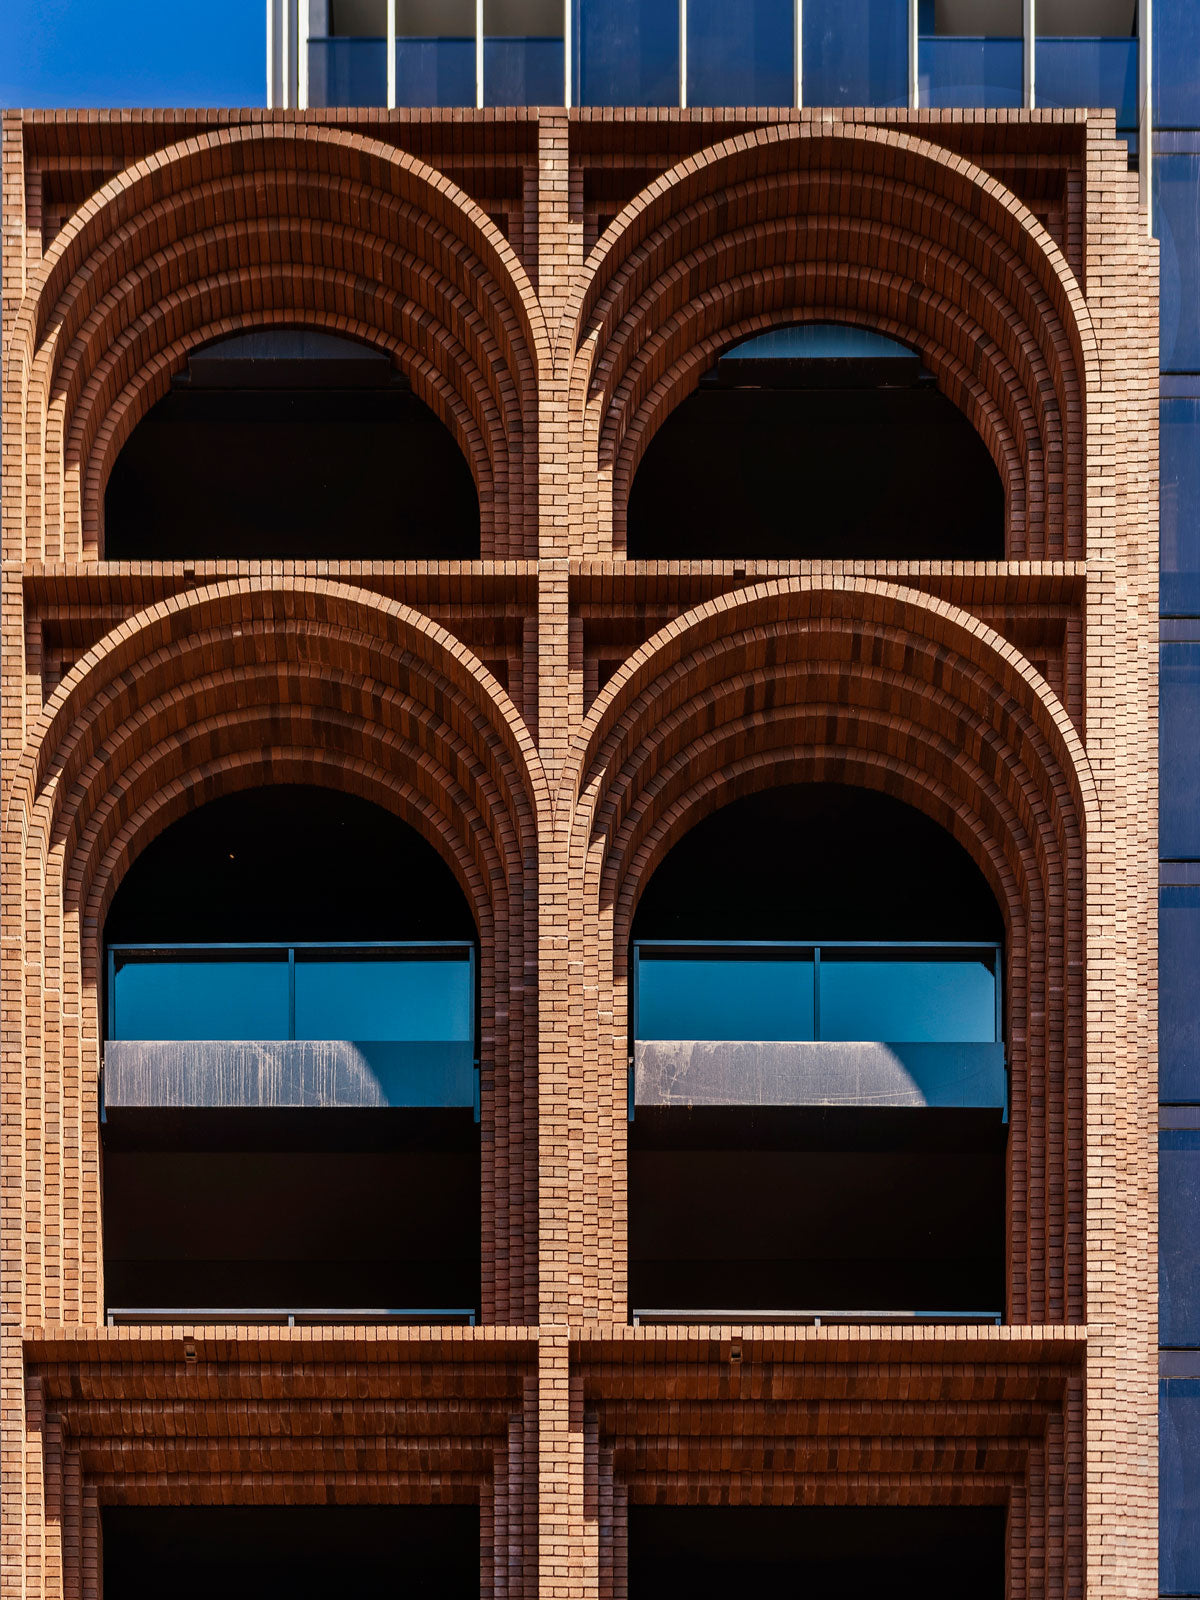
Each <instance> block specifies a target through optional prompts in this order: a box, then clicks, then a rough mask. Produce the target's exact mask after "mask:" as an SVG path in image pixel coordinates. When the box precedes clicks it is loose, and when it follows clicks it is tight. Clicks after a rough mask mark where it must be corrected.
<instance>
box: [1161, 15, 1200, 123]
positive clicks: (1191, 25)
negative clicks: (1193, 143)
mask: <svg viewBox="0 0 1200 1600" xmlns="http://www.w3.org/2000/svg"><path fill="white" fill-rule="evenodd" d="M1151 59H1152V62H1153V71H1154V125H1155V127H1156V128H1197V127H1200V6H1198V5H1197V4H1196V0H1154V50H1153V52H1152V57H1151Z"/></svg>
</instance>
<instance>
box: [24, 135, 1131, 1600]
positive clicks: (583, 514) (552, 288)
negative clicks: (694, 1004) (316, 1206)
mask: <svg viewBox="0 0 1200 1600" xmlns="http://www.w3.org/2000/svg"><path fill="white" fill-rule="evenodd" d="M2 150H3V161H4V191H3V201H4V210H3V228H4V235H3V248H4V253H3V296H4V303H3V310H4V323H3V329H4V347H3V353H4V371H3V468H4V482H3V555H4V566H3V583H4V589H3V643H4V661H3V672H4V676H3V760H4V833H3V896H4V900H3V940H4V945H3V952H4V969H3V1028H4V1035H3V1050H4V1057H3V1148H2V1156H3V1163H4V1166H3V1173H4V1176H3V1201H4V1211H3V1252H4V1253H3V1270H4V1284H5V1295H4V1312H3V1315H4V1323H3V1374H2V1375H3V1384H4V1410H3V1468H4V1529H3V1538H4V1545H3V1563H2V1566H3V1576H2V1579H0V1583H2V1593H3V1594H4V1596H5V1597H11V1600H17V1597H18V1596H19V1597H21V1600H35V1597H37V1600H41V1597H47V1600H48V1597H53V1596H77V1597H86V1596H95V1595H97V1594H98V1592H99V1583H100V1549H99V1520H98V1507H99V1506H100V1505H102V1504H105V1503H128V1504H137V1505H153V1504H211V1503H226V1504H237V1503H255V1504H268V1503H305V1504H319V1503H322V1502H325V1501H333V1500H337V1501H338V1502H340V1503H355V1502H358V1503H366V1502H381V1501H382V1502H390V1501H402V1502H410V1501H411V1502H445V1501H451V1502H453V1501H464V1500H465V1501H474V1500H478V1502H479V1504H480V1507H481V1526H482V1529H483V1550H482V1584H483V1591H484V1592H485V1593H487V1594H494V1595H529V1596H532V1595H534V1594H540V1595H543V1596H547V1597H550V1596H555V1595H563V1596H567V1595H571V1596H576V1595H579V1596H582V1595H601V1594H603V1595H610V1596H619V1595H622V1594H624V1593H625V1592H626V1568H625V1554H626V1511H627V1506H628V1504H629V1503H630V1501H631V1500H632V1501H637V1502H649V1501H654V1502H663V1503H666V1502H689V1503H716V1502H722V1503H723V1502H730V1503H738V1504H838V1505H840V1504H855V1503H860V1504H889V1505H895V1504H920V1505H941V1504H947V1505H949V1504H958V1503H964V1504H976V1505H978V1504H1004V1505H1007V1507H1008V1508H1009V1516H1008V1568H1007V1584H1008V1592H1009V1593H1010V1594H1011V1595H1012V1596H1014V1597H1017V1596H1031V1597H1032V1596H1043V1595H1045V1596H1068V1595H1072V1596H1078V1595H1082V1594H1084V1593H1085V1592H1086V1593H1088V1594H1094V1595H1097V1596H1100V1595H1112V1596H1117V1595H1121V1596H1126V1595H1130V1596H1132V1595H1138V1596H1143V1595H1144V1596H1150V1595H1153V1594H1154V1593H1155V1592H1156V1584H1157V1573H1156V1522H1157V1492H1156V1473H1157V1440H1156V1428H1157V1416H1156V1385H1155V1378H1156V1348H1155V1347H1156V1334H1157V1325H1156V1305H1155V1294H1156V1281H1155V1279H1156V1181H1155V1153H1154V1152H1155V1126H1156V1106H1155V1101H1156V1079H1155V1069H1156V1058H1155V1042H1154V1041H1155V983H1156V942H1155V941H1156V910H1155V892H1154V884H1155V877H1154V870H1155V850H1156V795H1155V781H1154V778H1155V762H1156V703H1157V695H1156V671H1157V668H1156V653H1155V647H1154V638H1155V635H1154V632H1153V619H1154V615H1155V611H1156V603H1157V554H1158V552H1157V492H1156V487H1155V485H1156V482H1157V448H1158V447H1157V367H1156V362H1157V313H1156V306H1157V271H1158V268H1157V249H1156V247H1155V246H1154V245H1153V244H1152V242H1151V241H1150V240H1149V239H1148V238H1147V237H1146V226H1145V216H1144V214H1142V213H1139V210H1138V205H1137V185H1136V179H1135V178H1134V177H1132V176H1131V175H1130V174H1129V173H1128V171H1127V169H1126V151H1125V146H1124V144H1122V143H1119V142H1118V141H1116V140H1115V139H1114V138H1113V136H1112V133H1111V119H1110V118H1101V117H1092V118H1089V117H1087V116H1086V115H1085V114H1084V113H1073V112H1065V113H1064V112H1057V113H1041V114H1039V113H1030V114H1022V113H1011V114H1008V113H999V114H996V113H988V114H984V113H979V114H972V113H960V112H954V113H944V114H938V113H929V114H917V113H879V114H877V115H872V116H867V115H865V114H864V115H856V114H854V113H844V114H843V113H827V112H813V113H801V112H796V113H784V114H779V115H767V114H765V113H764V114H757V113H738V114H717V113H707V112H692V113H688V112H682V113H680V112H661V113H628V114H625V113H619V112H618V113H586V112H585V113H577V114H576V113H567V112H561V111H556V112H545V113H534V112H529V113H526V112H511V113H496V114H492V113H449V112H444V113H432V114H431V113H421V114H418V113H403V112H397V113H378V114H375V113H345V114H338V113H334V112H329V113H312V114H308V115H288V114H268V115H264V114H262V113H253V114H252V113H243V114H239V113H227V114H226V113H203V114H200V113H197V114H191V113H185V112H157V113H144V114H143V113H45V114H29V115H25V116H22V115H21V114H19V113H8V114H6V115H5V117H4V122H3V146H2ZM803 319H815V320H837V321H842V322H851V323H856V324H861V325H864V326H869V327H874V328H877V329H879V330H880V331H882V332H884V333H886V334H889V335H891V336H892V337H895V338H899V339H901V340H903V341H904V342H906V343H908V344H910V345H912V346H913V347H915V348H916V349H917V350H919V352H920V354H921V357H922V360H923V362H924V364H925V366H926V367H927V368H928V369H929V370H930V371H932V372H933V373H934V374H936V376H937V378H938V380H939V383H940V385H941V387H942V388H943V389H944V391H945V392H946V393H947V394H948V395H949V396H950V397H951V398H952V399H953V400H954V401H955V402H956V403H957V404H958V405H959V407H960V408H961V409H962V410H963V411H964V412H965V414H966V415H967V416H968V417H969V418H970V419H971V421H972V422H973V423H974V425H975V426H976V428H977V429H978V431H979V433H980V435H981V437H982V438H983V439H984V441H985V443H986V444H987V447H988V449H989V451H990V452H991V455H992V457H993V460H994V461H995V463H996V466H997V469H998V471H999V473H1000V476H1001V480H1002V482H1003V485H1004V490H1005V504H1006V547H1007V559H1006V560H1004V561H1001V562H989V563H984V562H974V563H972V562H928V561H926V562H906V561H904V560H903V559H902V554H903V553H902V552H898V553H897V556H898V558H897V559H896V560H894V561H876V562H865V561H858V562H832V561H826V562H819V563H815V562H800V561H793V562H788V561H776V560H770V561H768V560H754V559H752V558H749V557H748V558H747V559H746V560H745V561H740V562H735V561H703V562H700V561H697V562H690V563H689V562H665V561H662V562H633V561H627V560H626V559H625V556H624V542H625V536H624V529H625V515H624V513H625V504H626V501H627V497H628V492H629V485H630V482H631V480H632V476H633V473H634V471H635V469H636V466H637V463H638V461H639V460H640V459H641V456H642V454H643V452H644V451H645V449H646V446H647V444H648V442H649V440H650V438H651V437H652V435H653V434H654V432H655V430H656V428H657V427H658V426H659V425H660V424H661V423H662V421H663V420H664V419H665V417H666V416H667V415H668V414H669V412H670V411H671V409H672V408H673V406H674V405H675V404H676V403H677V402H678V401H679V400H681V399H682V398H683V397H684V396H685V395H686V394H688V393H689V392H690V391H691V390H692V389H693V388H694V386H695V384H696V381H697V379H698V377H699V375H700V374H701V373H702V372H703V371H704V370H706V369H707V368H708V367H709V366H711V365H712V362H713V360H714V359H715V356H716V354H717V353H718V352H719V350H720V349H721V348H723V347H724V346H725V345H727V344H728V343H730V342H731V341H733V340H734V339H737V338H740V337H744V336H746V335H748V334H750V333H753V332H756V331H760V330H762V329H765V328H767V327H770V326H772V325H776V324H780V323H786V322H794V321H797V320H803ZM297 324H302V325H304V326H311V327H319V328H322V329H326V330H329V331H333V332H340V333H343V334H347V335H352V336H355V337H357V338H360V339H363V340H366V341H368V342H370V343H372V344H374V345H376V346H378V347H379V348H381V349H383V350H386V351H387V352H389V353H390V354H391V356H392V357H393V359H394V361H395V362H396V364H397V365H398V366H399V367H400V369H401V370H402V371H403V372H404V373H405V374H406V375H407V376H408V377H409V379H410V380H411V383H412V386H413V389H414V391H415V392H416V393H417V394H418V395H419V396H420V397H421V398H422V399H424V400H425V401H426V402H427V403H428V404H429V405H430V406H431V407H432V408H433V410H434V411H435V412H436V413H437V414H438V416H440V417H441V418H442V419H443V420H444V421H445V422H446V424H447V426H448V427H449V428H450V429H451V431H452V433H453V434H454V436H455V438H456V439H457V440H458V442H459V444H460V446H461V448H462V450H463V452H464V455H465V456H466V458H467V460H468V461H469V463H470V465H471V470H472V473H473V475H474V479H475V484H476V487H477V490H478V494H479V500H480V510H481V526H482V559H481V560H480V561H477V562H452V561H443V562H437V561H425V562H416V561H412V562H403V563H386V562H341V561H338V560H337V559H336V537H335V535H334V534H333V533H331V540H330V547H331V548H330V559H329V560H327V561H321V562H265V561H234V560H230V561H207V562H198V563H195V564H187V563H182V562H180V563H156V562H135V563H116V562H108V561H106V560H105V558H104V525H103V503H104V485H105V481H106V478H107V475H108V473H109V471H110V469H111V467H112V463H113V461H114V459H115V458H116V455H117V454H118V453H119V451H120V448H121V445H122V444H123V442H124V441H125V439H126V438H127V437H128V436H129V433H130V431H131V430H132V428H133V427H134V426H135V425H136V423H137V422H138V421H139V420H140V419H141V417H143V416H144V415H145V414H146V412H147V410H148V409H149V408H150V407H151V406H152V405H153V404H154V403H155V401H156V400H157V399H158V398H160V397H161V396H162V395H163V394H164V393H165V392H166V390H167V387H168V385H169V382H170V380H171V378H172V377H173V375H175V374H176V373H178V372H179V371H180V370H181V369H182V367H183V366H184V365H185V363H186V359H187V355H188V352H189V351H190V350H192V349H194V348H195V347H196V346H197V345H199V344H201V343H203V342H206V341H209V340H212V339H214V338H218V337H221V336H222V335H225V334H228V333H231V332H236V331H239V330H242V329H246V328H249V327H261V326H266V325H274V326H295V325H297ZM696 470H697V472H703V462H702V461H698V462H697V463H696ZM929 492H930V494H931V495H934V494H936V493H937V485H936V484H930V486H929ZM796 493H797V500H798V503H800V502H802V500H803V495H804V485H803V484H802V483H801V484H797V487H796ZM808 780H834V781H841V782H852V783H856V784H862V785H865V786H868V787H873V788H877V789H880V790H884V791H886V792H887V793H889V794H891V795H893V796H895V797H897V798H899V799H902V800H905V801H908V802H909V803H911V804H912V805H914V806H917V807H919V808H920V809H922V810H923V811H925V812H927V813H928V814H929V815H930V816H932V817H933V818H934V819H935V820H936V821H937V822H938V823H940V824H941V825H943V826H944V827H946V828H947V829H948V830H949V831H950V832H951V833H952V834H953V835H954V837H955V838H956V839H957V840H958V841H959V842H960V843H961V844H962V845H963V846H964V847H965V848H966V849H967V850H968V851H969V852H970V854H971V855H972V857H973V858H974V860H975V861H976V862H977V863H978V865H979V867H980V868H981V870H982V871H983V873H984V875H985V876H986V878H987V880H988V882H989V884H990V885H991V887H992V889H993V891H994V893H995V896H996V899H997V901H998V903H999V905H1000V907H1001V909H1002V911H1003V915H1004V919H1005V926H1006V951H1007V963H1008V965H1007V972H1006V983H1005V989H1006V997H1007V1019H1008V1047H1009V1057H1010V1061H1011V1066H1012V1105H1011V1137H1010V1144H1009V1152H1010V1155H1009V1174H1008V1187H1009V1223H1008V1289H1009V1296H1008V1298H1009V1308H1008V1325H1006V1326H1005V1327H1003V1328H968V1327H928V1328H916V1329H912V1328H910V1329H897V1328H890V1327H879V1328H858V1329H855V1328H845V1327H843V1328H838V1327H823V1328H820V1329H787V1328H778V1327H776V1328H772V1327H769V1326H766V1327H744V1328H722V1329H717V1330H714V1329H712V1328H709V1327H687V1326H685V1327H680V1328H671V1329H663V1328H658V1329H656V1328H650V1327H639V1328H631V1327H629V1326H627V1322H628V1310H629V1308H628V1303H627V1287H626V1276H627V1273H626V1214H625V1203H626V1138H627V1121H626V1116H627V1106H626V1096H627V1082H626V1070H627V1054H628V1042H627V1041H628V1028H627V970H626V969H627V952H628V941H629V935H630V927H631V921H632V915H633V911H634V908H635V906H636V903H637V899H638V896H639V894H640V891H641V889H642V887H643V886H644V884H645V883H646V881H647V879H648V877H649V875H650V873H651V872H652V871H653V869H654V867H655V865H656V864H657V863H658V862H659V861H660V860H661V859H662V857H663V855H664V854H665V853H666V851H667V850H668V849H669V848H670V847H671V845H672V844H673V843H674V842H675V841H676V840H677V839H678V838H680V837H681V835H682V834H683V833H684V832H686V830H687V829H688V828H690V827H691V826H692V825H693V824H694V823H695V822H697V821H698V820H699V819H700V818H701V817H703V816H705V815H706V814H708V813H709V812H711V811H712V810H713V809H715V808H716V807H718V806H720V805H721V804H723V803H725V802H726V801H728V800H731V799H733V798H736V797H738V796H741V795H745V794H749V793H751V792H753V791H754V790H756V789H759V788H762V787H764V786H766V785H770V784H778V783H795V782H799V781H808ZM271 781H275V782H280V781H284V782H299V783H318V784H325V785H331V786H334V787H339V788H344V789H347V790H351V791H353V792H354V793H356V794H359V795H362V796H365V797H367V798H369V799H371V800H374V801H376V802H378V803H379V804H381V805H383V806H385V807H387V808H388V809H389V810H391V811H393V812H395V813H396V814H397V815H398V816H400V817H401V818H403V819H404V820H405V821H407V822H409V823H411V824H412V825H413V826H414V827H416V828H417V829H418V830H419V831H420V832H421V833H422V834H423V835H424V836H425V837H426V838H427V839H429V840H430V841H431V842H432V843H434V844H435V845H436V846H437V848H438V849H439V850H440V851H441V853H442V854H443V856H444V857H445V859H446V860H447V862H448V863H449V864H450V865H451V867H452V868H453V870H454V872H455V874H456V876H457V878H458V880H459V882H460V883H461V885H462V887H463V890H464V892H465V894H466V895H467V896H468V898H469V899H470V902H471V904H472V906H473V907H474V910H475V914H476V918H477V921H478V924H479V928H480V934H481V993H482V1033H481V1044H482V1084H483V1088H482V1132H483V1219H482V1229H483V1323H484V1325H483V1326H482V1327H479V1328H476V1329H461V1328H459V1329H453V1328H444V1329H439V1328H424V1329H420V1330H413V1329H404V1328H394V1327H391V1328H389V1327H382V1328H363V1329H353V1328H352V1329H346V1328H343V1327H321V1326H318V1327H309V1328H302V1329H301V1328H298V1329H296V1330H294V1331H291V1332H289V1331H287V1330H286V1329H282V1330H281V1329H268V1328H264V1327H261V1326H260V1327H257V1328H256V1327H251V1326H244V1327H221V1328H216V1327H196V1328H162V1329H154V1328H130V1329H106V1328H104V1327H103V1326H102V1324H103V1306H104V1290H103V1282H102V1272H103V1263H102V1258H101V1249H100V1235H101V1216H100V1185H99V1167H100V1150H99V1130H98V1119H97V1075H98V1067H99V1060H100V1048H101V1024H100V999H99V996H100V985H101V972H102V964H101V944H100V940H101V934H102V929H103V923H104V915H105V910H106V908H107V906H108V904H109V902H110V900H111V897H112V895H113V893H114V891H115V889H116V886H117V885H118V883H119V882H120V880H121V877H122V874H123V872H124V871H125V869H126V867H127V866H128V865H129V863H130V861H131V860H132V859H134V857H135V856H136V855H137V854H138V853H139V852H140V850H141V849H142V848H143V847H144V846H145V845H146V844H147V843H148V842H149V841H150V840H151V839H152V838H153V837H154V836H155V835H156V834H157V833H158V832H159V831H160V830H161V829H162V828H164V827H165V826H167V825H168V824H169V823H170V822H171V821H173V820H175V819H176V818H178V817H179V816H181V815H182V814H183V813H184V812H185V811H187V810H188V809H190V808H191V807H193V806H195V805H196V804H199V803H202V802H203V801H205V800H208V799H211V798H213V797H215V796H218V795H221V794H226V793H230V792H233V791H235V790H237V789H239V788H244V787H247V786H251V785H256V784H261V783H264V782H271Z"/></svg>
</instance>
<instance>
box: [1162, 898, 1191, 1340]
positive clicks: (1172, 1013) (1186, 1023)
mask: <svg viewBox="0 0 1200 1600" xmlns="http://www.w3.org/2000/svg"><path fill="white" fill-rule="evenodd" d="M1198 977H1200V886H1197V887H1186V888H1185V887H1182V886H1180V887H1170V888H1162V889H1160V890H1159V891H1158V1095H1159V1099H1160V1100H1165V1101H1168V1102H1170V1101H1175V1102H1183V1103H1186V1102H1188V1101H1200V1005H1197V1003H1196V986H1197V979H1198ZM1197 1310H1198V1311H1200V1306H1198V1307H1197Z"/></svg>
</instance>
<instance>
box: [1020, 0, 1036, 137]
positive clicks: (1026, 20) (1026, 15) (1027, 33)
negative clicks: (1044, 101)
mask: <svg viewBox="0 0 1200 1600" xmlns="http://www.w3.org/2000/svg"><path fill="white" fill-rule="evenodd" d="M1022 31H1023V33H1024V42H1025V49H1024V52H1023V54H1024V60H1023V63H1022V72H1023V77H1024V86H1025V109H1026V111H1032V110H1033V109H1034V107H1035V106H1036V105H1037V0H1025V4H1024V7H1023V22H1022Z"/></svg>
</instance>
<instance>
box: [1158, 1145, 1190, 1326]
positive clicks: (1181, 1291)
mask: <svg viewBox="0 0 1200 1600" xmlns="http://www.w3.org/2000/svg"><path fill="white" fill-rule="evenodd" d="M1158 1174H1159V1186H1158V1217H1159V1242H1158V1293H1159V1300H1158V1320H1159V1327H1158V1337H1159V1343H1160V1344H1164V1345H1169V1346H1174V1347H1176V1348H1180V1347H1185V1348H1186V1347H1190V1348H1192V1349H1195V1348H1197V1347H1198V1346H1200V1252H1197V1250H1196V1237H1197V1234H1198V1233H1200V1130H1197V1129H1193V1128H1172V1129H1169V1130H1168V1129H1164V1130H1163V1131H1161V1132H1160V1133H1159V1136H1158Z"/></svg>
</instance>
